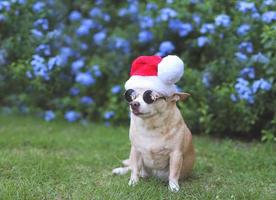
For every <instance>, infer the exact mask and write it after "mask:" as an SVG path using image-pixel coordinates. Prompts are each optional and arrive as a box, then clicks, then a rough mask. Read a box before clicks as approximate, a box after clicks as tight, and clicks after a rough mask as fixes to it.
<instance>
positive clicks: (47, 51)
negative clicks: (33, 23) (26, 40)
mask: <svg viewBox="0 0 276 200" xmlns="http://www.w3.org/2000/svg"><path fill="white" fill-rule="evenodd" d="M35 51H36V52H37V53H40V52H42V53H43V54H44V55H45V56H49V55H50V54H51V50H50V46H49V45H48V44H40V45H39V46H38V47H37V48H36V49H35Z"/></svg>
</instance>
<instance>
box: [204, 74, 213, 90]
mask: <svg viewBox="0 0 276 200" xmlns="http://www.w3.org/2000/svg"><path fill="white" fill-rule="evenodd" d="M211 78H212V77H211V73H210V72H204V73H203V75H202V83H203V84H204V85H205V87H210V80H211Z"/></svg>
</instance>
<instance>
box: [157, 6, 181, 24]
mask: <svg viewBox="0 0 276 200" xmlns="http://www.w3.org/2000/svg"><path fill="white" fill-rule="evenodd" d="M176 16H177V12H176V11H175V10H174V9H172V8H162V9H161V10H160V15H159V17H158V21H159V20H161V21H168V19H169V18H174V17H176Z"/></svg>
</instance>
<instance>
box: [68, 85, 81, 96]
mask: <svg viewBox="0 0 276 200" xmlns="http://www.w3.org/2000/svg"><path fill="white" fill-rule="evenodd" d="M79 93H80V89H79V88H76V87H73V88H71V89H70V94H71V95H72V96H77V95H78V94H79Z"/></svg>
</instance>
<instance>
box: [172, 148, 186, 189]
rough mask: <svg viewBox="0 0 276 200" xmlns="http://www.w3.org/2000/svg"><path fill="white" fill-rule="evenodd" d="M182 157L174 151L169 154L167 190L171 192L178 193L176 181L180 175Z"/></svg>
mask: <svg viewBox="0 0 276 200" xmlns="http://www.w3.org/2000/svg"><path fill="white" fill-rule="evenodd" d="M182 162H183V155H182V153H181V152H180V151H174V152H172V153H171V154H170V169H169V170H170V173H169V189H170V190H171V191H172V192H178V191H179V185H178V180H179V177H180V174H181V169H182Z"/></svg>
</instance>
